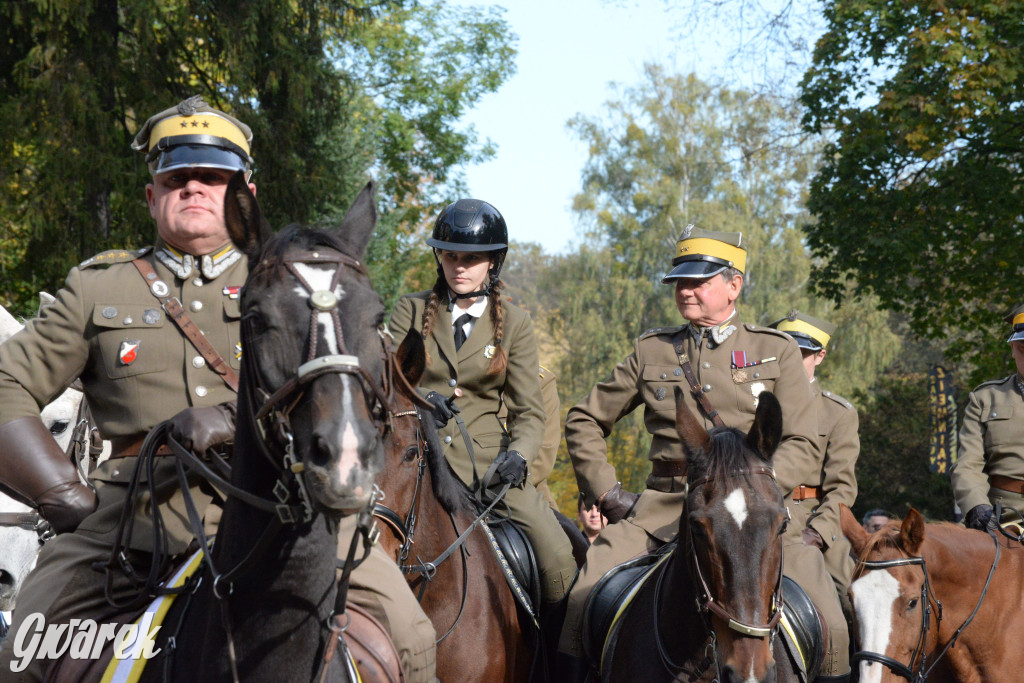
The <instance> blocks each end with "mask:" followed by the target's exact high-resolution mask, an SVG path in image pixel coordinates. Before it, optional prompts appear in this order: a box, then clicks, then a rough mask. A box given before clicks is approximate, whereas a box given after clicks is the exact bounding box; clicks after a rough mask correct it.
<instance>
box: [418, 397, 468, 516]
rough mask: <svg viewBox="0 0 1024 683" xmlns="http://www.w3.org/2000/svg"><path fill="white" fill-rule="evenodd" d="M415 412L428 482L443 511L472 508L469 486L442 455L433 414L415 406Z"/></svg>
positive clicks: (442, 451) (442, 448) (451, 511)
mask: <svg viewBox="0 0 1024 683" xmlns="http://www.w3.org/2000/svg"><path fill="white" fill-rule="evenodd" d="M416 413H417V415H418V416H419V420H420V426H421V427H422V431H423V440H424V441H426V444H427V446H426V449H425V453H424V456H425V457H426V459H427V467H428V468H429V469H430V483H431V487H432V488H433V490H434V496H435V497H436V498H437V500H438V502H440V503H441V507H443V508H444V509H445V512H448V513H456V512H459V511H462V510H471V509H473V503H472V500H473V499H472V496H471V495H470V492H469V488H468V487H467V486H466V485H465V484H463V483H462V481H460V480H459V478H458V477H456V476H455V473H454V472H453V471H452V468H451V465H449V464H448V461H447V460H446V459H445V457H444V447H443V446H441V437H440V435H439V434H438V433H437V426H436V425H435V424H434V418H433V416H432V415H430V414H429V413H427V412H426V411H425V410H424V409H423V408H416Z"/></svg>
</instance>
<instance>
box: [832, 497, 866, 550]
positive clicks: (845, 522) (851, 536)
mask: <svg viewBox="0 0 1024 683" xmlns="http://www.w3.org/2000/svg"><path fill="white" fill-rule="evenodd" d="M839 528H841V529H842V530H843V535H844V536H846V540H848V541H849V542H850V547H851V548H853V552H854V554H855V555H858V556H859V555H860V554H861V551H862V550H864V548H865V546H867V544H868V539H869V538H870V537H871V534H869V533H868V532H867V529H865V528H864V527H863V526H862V525H861V523H860V522H858V521H857V518H856V517H854V516H853V511H852V510H850V508H848V507H846V503H840V504H839Z"/></svg>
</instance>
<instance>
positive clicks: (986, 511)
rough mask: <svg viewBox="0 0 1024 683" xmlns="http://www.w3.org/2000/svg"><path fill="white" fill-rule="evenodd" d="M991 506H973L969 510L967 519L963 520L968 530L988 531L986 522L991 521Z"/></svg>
mask: <svg viewBox="0 0 1024 683" xmlns="http://www.w3.org/2000/svg"><path fill="white" fill-rule="evenodd" d="M992 512H993V510H992V506H991V505H975V506H974V507H972V508H971V511H970V512H968V513H967V517H965V518H964V523H965V524H966V525H967V528H968V529H978V530H979V531H985V530H986V529H988V521H989V520H990V519H992Z"/></svg>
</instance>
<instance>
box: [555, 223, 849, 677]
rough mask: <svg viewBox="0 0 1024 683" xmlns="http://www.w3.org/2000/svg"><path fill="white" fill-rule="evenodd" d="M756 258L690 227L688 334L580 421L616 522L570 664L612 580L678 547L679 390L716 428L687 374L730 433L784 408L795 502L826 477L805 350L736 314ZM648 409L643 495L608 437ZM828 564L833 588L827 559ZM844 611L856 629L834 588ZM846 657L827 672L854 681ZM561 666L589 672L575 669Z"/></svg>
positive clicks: (678, 261) (643, 353) (571, 423)
mask: <svg viewBox="0 0 1024 683" xmlns="http://www.w3.org/2000/svg"><path fill="white" fill-rule="evenodd" d="M746 258H747V253H746V249H745V248H744V247H743V245H742V236H741V234H740V233H737V232H732V233H728V232H712V231H708V230H701V229H697V228H693V227H692V226H688V227H687V229H686V231H685V232H684V233H683V235H682V236H681V237H680V239H679V241H678V243H677V248H676V254H675V257H674V258H673V260H672V266H673V267H672V270H671V271H670V272H669V273H668V274H667V275H666V276H665V277H664V279H663V280H662V282H664V283H666V284H669V283H671V284H672V285H673V287H674V290H675V302H676V307H677V308H678V309H679V313H680V315H681V316H682V317H683V319H684V320H685V321H686V322H685V324H683V325H679V326H676V327H663V328H657V329H653V330H648V331H647V332H645V333H644V334H642V335H640V337H639V338H638V339H637V340H636V341H635V342H634V345H633V353H632V354H630V355H629V357H627V358H626V359H625V360H624V361H622V362H621V363H619V365H618V366H616V367H615V369H614V370H612V373H611V375H610V376H609V377H608V378H607V379H606V380H604V381H603V382H601V383H599V384H597V385H596V386H595V387H594V388H593V389H592V390H591V392H590V393H589V394H588V395H587V396H586V397H585V398H584V399H583V400H582V401H580V402H579V403H578V404H577V405H576V406H574V407H573V408H572V409H570V410H569V414H568V416H567V417H566V424H565V440H566V444H567V445H568V448H569V456H570V458H571V459H572V463H573V467H574V468H575V472H576V481H577V483H578V485H579V488H580V492H581V493H582V495H583V497H584V503H585V504H586V505H588V506H590V505H593V504H594V503H597V504H598V505H599V506H600V508H601V511H602V512H603V513H604V515H605V516H606V517H607V518H608V522H609V523H608V526H607V527H605V529H604V530H603V531H602V532H601V533H600V535H598V537H597V539H596V540H595V541H594V544H593V545H592V546H591V547H590V550H589V551H588V553H587V563H586V565H585V566H584V567H583V569H582V570H581V571H580V576H579V578H578V579H577V581H576V584H575V585H574V586H573V589H572V592H571V593H570V595H569V602H568V612H567V614H566V618H565V626H564V628H563V630H562V638H561V641H560V642H559V647H558V649H559V651H560V652H561V653H563V654H565V655H568V656H569V657H576V658H578V657H580V656H582V653H583V650H582V644H581V642H580V634H581V627H582V620H583V607H584V604H585V602H586V598H587V596H588V595H589V593H590V591H591V590H592V589H593V587H594V585H595V584H596V583H597V581H598V580H599V579H600V578H601V576H602V575H604V573H605V572H607V571H608V570H610V569H612V568H613V567H614V566H615V565H617V564H619V563H621V562H624V561H626V560H628V559H630V558H633V557H637V556H639V555H642V554H644V553H649V552H653V551H654V550H656V549H657V548H659V547H660V546H662V545H664V544H665V543H668V542H669V541H672V540H673V539H675V538H676V535H677V533H678V529H679V518H680V515H681V514H682V512H683V507H684V505H685V503H686V462H685V460H683V459H682V447H681V445H680V443H679V438H678V436H677V434H676V424H675V416H676V409H675V389H676V388H680V389H682V396H683V398H684V400H686V401H687V402H688V403H689V407H690V409H691V410H692V411H693V412H694V414H696V415H699V416H703V419H704V423H705V426H706V427H707V428H708V429H711V428H712V426H713V422H712V419H711V418H710V417H709V415H708V414H707V413H706V412H705V411H704V409H703V408H701V407H700V405H699V403H698V401H697V399H696V398H695V395H694V392H693V391H692V389H691V385H690V383H689V381H688V380H687V377H686V370H687V369H689V370H691V371H692V373H693V375H694V381H695V383H696V387H697V389H698V391H700V392H702V394H703V395H704V397H706V398H707V399H708V400H709V402H710V404H711V406H712V407H713V409H717V411H718V413H719V415H720V417H721V418H722V420H723V421H724V424H725V425H726V426H728V427H735V428H737V429H740V430H743V431H746V430H748V429H749V428H750V425H751V424H752V423H753V420H754V412H755V409H756V406H757V397H758V395H759V394H760V393H761V392H762V391H771V392H772V393H773V394H775V396H776V397H777V398H778V399H779V402H780V403H781V405H782V413H783V422H782V424H783V434H782V441H781V443H780V445H779V447H778V450H777V451H776V452H775V456H774V458H773V463H774V466H775V470H776V476H777V481H778V483H779V486H780V487H781V488H782V489H783V490H784V491H786V492H789V491H792V490H793V489H794V488H796V487H798V486H800V485H801V484H804V483H806V481H805V474H806V473H807V472H809V471H815V470H816V468H818V467H819V459H818V448H817V435H818V431H817V412H816V410H815V406H814V403H813V400H812V395H811V389H810V385H809V383H808V380H807V374H806V373H805V372H804V370H803V366H802V364H801V358H800V351H799V349H798V348H797V345H796V343H795V342H794V341H793V340H792V339H791V338H789V337H788V336H786V335H785V334H784V333H782V332H778V331H777V330H773V329H771V328H767V327H761V326H759V325H753V324H750V323H744V322H743V321H742V320H740V318H739V315H738V313H737V311H736V300H737V299H738V298H739V296H740V292H741V290H742V288H743V272H744V270H745V269H746ZM684 366H686V367H685V368H684ZM640 406H643V408H644V424H645V425H646V427H647V431H648V432H649V433H650V434H651V435H652V437H653V439H652V441H651V448H650V451H649V453H648V458H649V459H650V460H651V461H652V472H651V475H650V476H649V477H648V478H647V487H646V489H645V490H644V491H643V493H642V495H639V496H638V495H637V494H635V493H631V492H628V491H626V490H625V489H623V488H622V486H621V484H620V483H619V482H618V481H617V480H616V476H615V468H614V467H613V466H612V465H611V464H610V463H609V462H608V457H607V450H606V445H605V438H606V437H607V436H608V435H609V434H610V433H611V431H612V428H613V427H614V425H615V423H616V422H617V421H618V420H619V419H621V418H622V417H623V416H625V415H627V414H628V413H630V412H631V411H633V410H634V409H636V408H638V407H640ZM817 563H818V566H819V568H820V573H821V575H823V576H824V577H825V579H826V580H828V581H829V584H831V580H829V579H828V575H827V572H825V569H824V564H823V562H822V560H821V557H820V553H819V554H818V559H817ZM798 581H799V579H798ZM832 602H833V603H834V611H835V612H836V613H837V614H838V621H839V622H841V623H842V624H844V625H845V620H844V619H843V616H842V610H841V609H840V606H839V602H838V599H837V598H836V596H835V590H834V589H832ZM844 628H845V626H844ZM834 642H835V641H834ZM846 648H847V645H846V643H837V644H836V646H835V647H832V648H830V653H831V652H832V651H836V652H834V655H833V657H832V658H831V661H828V660H827V661H826V665H825V668H823V673H825V674H833V673H839V674H845V673H847V672H848V671H849V665H848V664H847V663H846V660H847V657H848V656H847V653H846ZM838 650H842V652H838ZM560 664H561V666H562V667H564V668H565V669H566V670H569V671H571V670H573V669H576V670H578V669H577V668H576V667H574V666H573V665H572V663H571V662H566V661H565V660H564V659H563V660H561V662H560ZM830 664H831V665H830Z"/></svg>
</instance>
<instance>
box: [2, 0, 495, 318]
mask: <svg viewBox="0 0 1024 683" xmlns="http://www.w3.org/2000/svg"><path fill="white" fill-rule="evenodd" d="M513 40H514V36H511V34H510V33H509V32H508V27H507V25H506V24H505V22H504V20H503V19H502V18H501V15H500V11H498V10H489V11H485V10H466V9H456V8H449V7H447V6H446V5H445V3H444V0H433V1H431V2H422V3H414V2H405V1H403V0H351V1H349V2H344V1H339V0H313V1H310V2H302V3H294V2H289V1H286V0H255V1H254V2H248V3H242V4H239V3H222V2H210V1H209V0H167V1H165V2H143V1H141V0H103V1H100V0H86V1H83V2H77V1H76V2H69V1H67V0H58V1H56V2H43V1H42V0H34V1H29V2H18V3H2V4H0V56H2V58H0V221H2V223H0V225H2V226H3V232H2V234H0V240H2V246H3V247H4V249H3V252H2V254H0V273H3V285H0V300H2V302H3V303H4V304H8V305H10V304H12V303H14V304H16V308H18V307H23V306H24V303H23V302H24V301H25V297H26V296H31V294H32V293H34V292H35V291H36V290H37V289H42V288H47V289H52V288H55V287H56V286H58V285H59V283H60V282H61V280H62V278H63V275H64V273H65V272H66V271H67V269H68V267H69V266H71V265H73V264H74V263H76V262H78V261H79V260H81V259H83V258H85V257H87V256H89V255H91V254H92V253H95V252H97V251H99V250H102V249H106V248H112V247H115V246H125V247H134V246H140V245H142V244H147V243H150V242H151V241H152V232H153V231H152V220H151V219H150V218H149V215H148V211H147V207H146V204H145V201H144V195H143V193H142V186H143V184H144V183H145V182H146V180H147V177H148V174H147V171H146V168H145V164H144V162H143V160H142V158H141V155H139V154H137V153H134V152H132V151H131V150H130V148H129V145H130V142H131V139H132V137H133V136H134V134H135V132H136V131H137V130H138V128H139V127H140V126H141V125H142V123H143V121H144V120H145V119H146V117H148V116H150V115H151V114H153V113H156V112H158V111H161V110H163V109H165V108H167V107H168V106H172V105H173V104H175V103H177V102H178V101H180V100H181V99H183V98H185V97H187V96H189V95H192V94H200V95H203V96H204V97H205V98H206V99H207V101H208V102H210V103H211V104H213V105H214V106H218V107H220V108H222V109H224V110H225V111H229V112H231V113H233V114H235V115H237V116H238V117H239V118H240V119H242V120H244V121H245V122H246V123H249V124H250V125H251V126H252V128H253V132H254V143H253V154H254V156H255V157H256V160H257V173H256V175H255V176H254V181H255V182H256V183H257V185H258V186H259V196H260V199H261V202H262V203H263V205H264V207H265V209H266V211H267V213H268V216H269V218H270V220H271V222H272V224H274V225H275V226H278V227H279V226H281V225H283V224H284V223H286V222H288V221H301V222H306V223H315V222H320V221H324V220H329V219H331V218H332V217H336V216H337V215H338V214H339V213H340V212H341V211H342V210H343V209H344V208H345V207H347V205H348V202H349V201H350V199H351V198H352V197H354V196H355V193H356V192H357V191H358V189H359V187H360V186H361V185H362V184H363V183H364V182H365V180H366V178H367V174H368V173H371V174H372V175H374V176H375V177H377V178H379V185H380V188H381V193H380V197H381V201H380V204H381V208H382V210H383V218H382V221H381V224H380V225H381V227H380V231H379V233H378V238H379V239H378V240H377V241H376V243H375V244H374V247H373V251H372V252H371V256H372V257H374V258H372V259H371V267H372V268H373V269H374V270H375V273H374V275H375V276H376V279H377V280H378V281H379V285H380V286H381V287H382V289H383V290H384V293H385V295H386V297H388V298H392V297H393V295H394V294H395V293H396V292H397V291H398V290H399V289H400V288H401V286H402V284H401V278H402V272H403V271H402V270H401V269H396V268H393V267H384V266H382V265H380V264H381V263H382V262H384V261H387V262H388V263H391V264H393V263H394V261H393V260H392V259H393V257H398V258H405V257H407V256H408V255H409V250H410V248H411V241H412V240H411V237H410V234H411V233H413V232H414V231H415V229H414V228H415V226H418V225H420V223H421V222H422V221H423V220H424V218H425V217H426V216H427V215H429V214H430V213H432V212H433V211H434V204H435V203H436V202H437V201H438V198H439V197H440V196H442V194H444V193H445V188H446V187H448V186H455V187H457V186H458V185H459V182H460V178H459V176H458V175H457V174H454V173H453V170H456V169H457V168H458V166H459V165H460V164H463V163H467V162H470V161H473V160H478V159H480V158H482V157H485V156H487V155H489V154H490V153H491V148H490V145H489V144H481V143H479V142H478V141H477V139H476V134H475V132H474V131H473V130H472V129H471V128H460V126H459V125H458V121H459V118H460V117H461V115H462V114H463V113H464V112H465V110H466V108H467V107H470V106H472V105H473V104H474V103H475V102H476V101H477V100H478V99H479V97H480V96H481V95H482V94H483V93H485V92H488V91H491V90H493V89H495V88H496V87H497V86H498V85H499V84H500V83H501V82H503V81H504V80H505V79H507V78H508V77H509V75H510V74H511V73H512V71H513V69H514V66H513V60H512V57H513V55H514V49H513V47H512V41H513ZM417 246H418V245H417ZM385 257H386V258H385Z"/></svg>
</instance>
